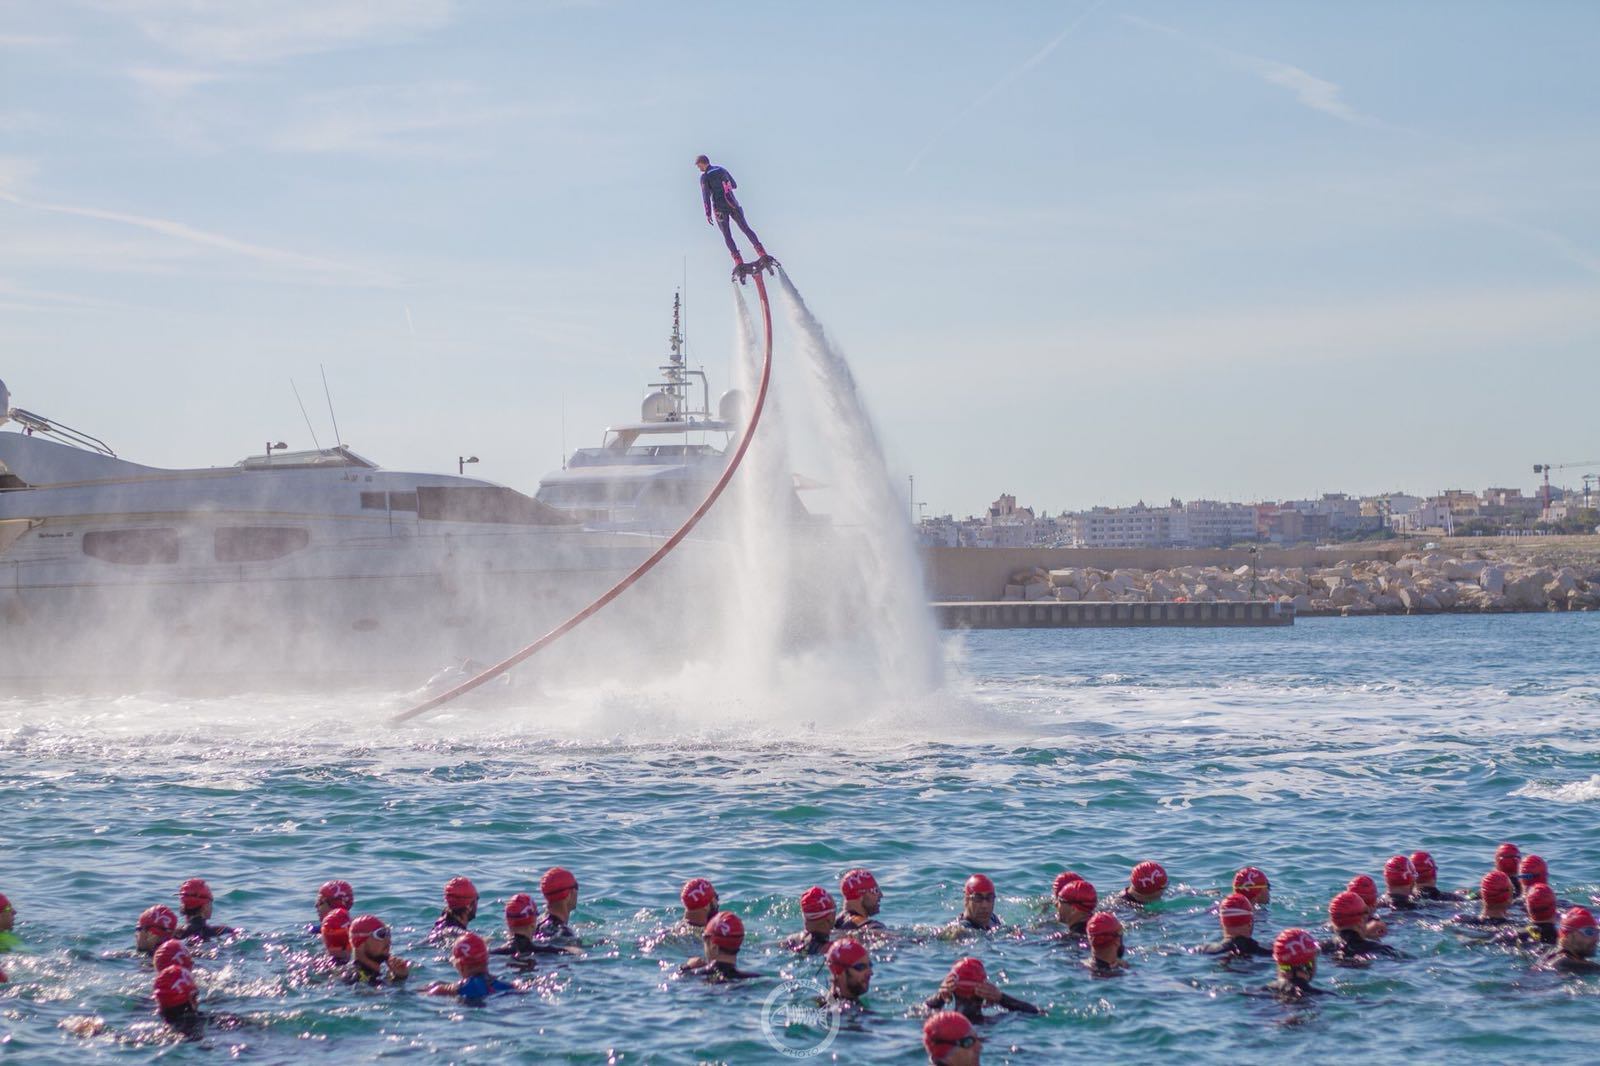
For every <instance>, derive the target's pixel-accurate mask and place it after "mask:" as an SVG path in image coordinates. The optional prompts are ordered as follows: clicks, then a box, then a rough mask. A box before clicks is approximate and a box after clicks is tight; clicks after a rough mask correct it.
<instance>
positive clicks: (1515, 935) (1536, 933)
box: [1494, 922, 1561, 947]
mask: <svg viewBox="0 0 1600 1066" xmlns="http://www.w3.org/2000/svg"><path fill="white" fill-rule="evenodd" d="M1560 939H1561V930H1560V929H1559V928H1558V927H1557V926H1556V923H1555V922H1529V923H1528V924H1527V925H1526V926H1524V927H1523V928H1521V929H1518V930H1517V931H1516V932H1512V931H1510V930H1507V931H1506V932H1504V933H1497V934H1495V937H1494V941H1495V943H1497V944H1521V945H1532V944H1539V945H1548V946H1551V947H1554V946H1555V945H1556V944H1557V943H1558V942H1559V941H1560Z"/></svg>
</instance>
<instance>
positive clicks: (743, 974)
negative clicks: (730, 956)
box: [692, 962, 761, 984]
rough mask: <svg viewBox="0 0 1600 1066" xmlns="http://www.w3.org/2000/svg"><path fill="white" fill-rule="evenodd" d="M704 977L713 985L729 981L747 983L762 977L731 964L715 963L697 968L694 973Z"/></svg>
mask: <svg viewBox="0 0 1600 1066" xmlns="http://www.w3.org/2000/svg"><path fill="white" fill-rule="evenodd" d="M692 972H693V973H696V974H699V975H700V976H701V977H704V978H705V979H706V980H707V981H709V982H711V983H712V984H722V983H724V982H727V981H746V980H749V979H750V978H752V977H760V976H761V975H760V974H758V973H755V972H753V971H750V970H741V969H739V967H737V966H735V965H734V964H733V963H731V962H713V963H711V964H710V965H706V966H700V967H697V968H696V969H694V970H693V971H692Z"/></svg>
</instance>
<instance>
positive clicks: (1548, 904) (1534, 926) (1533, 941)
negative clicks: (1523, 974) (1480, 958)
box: [1494, 885, 1561, 947]
mask: <svg viewBox="0 0 1600 1066" xmlns="http://www.w3.org/2000/svg"><path fill="white" fill-rule="evenodd" d="M1522 906H1523V908H1524V909H1526V910H1527V912H1528V924H1527V925H1526V926H1525V927H1523V928H1521V929H1518V930H1516V931H1515V932H1513V931H1511V930H1507V931H1505V932H1503V933H1499V934H1496V936H1495V938H1494V939H1495V942H1496V943H1498V944H1512V945H1517V946H1523V947H1528V946H1534V945H1538V946H1543V947H1550V946H1553V945H1554V944H1555V943H1556V942H1557V941H1558V940H1560V939H1561V929H1560V927H1559V926H1558V925H1557V924H1556V921H1557V918H1558V909H1559V907H1560V904H1558V903H1557V902H1556V891H1555V889H1553V888H1551V887H1550V886H1549V885H1534V886H1533V887H1532V888H1530V889H1528V891H1527V892H1526V893H1524V895H1523V897H1522Z"/></svg>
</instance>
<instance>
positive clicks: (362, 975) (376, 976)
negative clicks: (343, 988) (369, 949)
mask: <svg viewBox="0 0 1600 1066" xmlns="http://www.w3.org/2000/svg"><path fill="white" fill-rule="evenodd" d="M339 980H341V981H343V982H344V983H345V984H347V985H366V986H368V987H369V988H382V987H383V986H384V985H386V984H398V982H394V981H390V980H389V973H388V971H387V970H386V969H384V968H383V967H376V968H374V967H371V966H368V965H367V964H366V963H364V962H362V961H361V960H360V959H353V960H351V962H350V965H349V966H346V967H345V968H344V969H343V970H342V971H341V972H340V974H339Z"/></svg>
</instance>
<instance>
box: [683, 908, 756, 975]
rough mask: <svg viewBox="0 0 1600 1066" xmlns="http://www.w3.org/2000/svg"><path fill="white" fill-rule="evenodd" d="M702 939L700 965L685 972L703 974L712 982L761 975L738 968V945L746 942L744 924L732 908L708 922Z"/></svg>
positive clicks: (721, 912) (719, 913)
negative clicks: (703, 953) (702, 948)
mask: <svg viewBox="0 0 1600 1066" xmlns="http://www.w3.org/2000/svg"><path fill="white" fill-rule="evenodd" d="M701 942H702V943H703V944H704V946H705V956H704V959H703V960H702V962H701V964H700V965H698V966H695V967H694V968H693V969H689V970H686V971H685V972H690V973H694V974H696V975H698V976H700V977H704V978H705V979H706V980H707V981H710V982H711V983H712V984H722V983H724V982H727V981H743V980H746V979H748V978H751V977H760V976H761V975H760V974H758V973H752V972H751V971H749V970H741V969H739V948H740V947H742V946H743V945H744V923H743V922H742V921H740V920H739V916H738V915H737V914H734V913H732V912H731V911H718V912H717V914H716V916H715V917H714V918H712V919H711V920H710V921H709V922H707V923H706V928H705V932H704V933H703V934H702V940H701Z"/></svg>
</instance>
